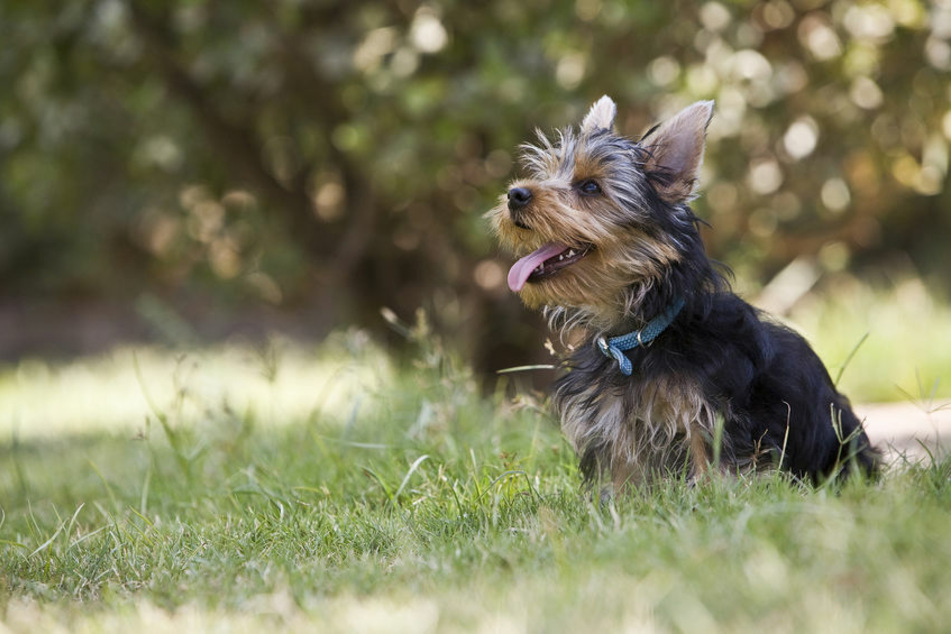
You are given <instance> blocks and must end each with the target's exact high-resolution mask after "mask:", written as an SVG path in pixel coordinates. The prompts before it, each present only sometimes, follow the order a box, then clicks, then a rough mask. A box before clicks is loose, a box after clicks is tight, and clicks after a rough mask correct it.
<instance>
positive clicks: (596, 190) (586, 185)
mask: <svg viewBox="0 0 951 634" xmlns="http://www.w3.org/2000/svg"><path fill="white" fill-rule="evenodd" d="M578 191H579V192H581V193H582V194H584V195H586V196H596V195H598V194H600V193H601V186H600V185H598V182H597V181H593V180H591V179H590V178H589V179H588V180H584V181H581V182H580V183H578Z"/></svg>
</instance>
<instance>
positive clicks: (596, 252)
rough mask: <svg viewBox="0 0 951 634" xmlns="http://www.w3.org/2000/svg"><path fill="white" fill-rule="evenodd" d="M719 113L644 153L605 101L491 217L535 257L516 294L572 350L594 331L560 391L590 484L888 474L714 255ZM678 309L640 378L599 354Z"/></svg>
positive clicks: (676, 124)
mask: <svg viewBox="0 0 951 634" xmlns="http://www.w3.org/2000/svg"><path fill="white" fill-rule="evenodd" d="M712 112H713V104H712V102H700V103H696V104H694V105H692V106H690V107H688V108H686V109H684V110H683V111H682V112H680V113H679V114H678V115H676V116H675V117H674V118H673V119H671V120H670V121H668V122H666V123H664V124H662V125H660V126H657V127H656V128H654V129H653V130H651V131H650V132H648V133H647V134H646V135H645V136H644V138H642V139H641V140H640V141H634V140H632V139H628V138H625V137H623V136H619V135H617V134H615V133H614V131H613V125H614V118H615V113H616V107H615V105H614V102H613V101H611V100H610V99H609V98H608V97H603V98H602V99H601V100H600V101H598V102H597V103H596V104H595V105H594V106H593V107H592V108H591V111H590V112H589V113H588V115H587V116H586V117H585V119H584V121H583V122H582V124H581V126H580V127H579V128H578V129H570V128H569V129H565V130H562V131H560V132H558V134H557V138H555V139H554V140H549V139H548V138H547V137H545V136H544V135H543V134H541V133H539V134H538V136H539V145H537V146H531V145H529V146H524V147H523V151H524V165H525V167H526V169H527V172H528V177H527V178H524V179H520V180H517V181H515V182H513V183H512V184H511V186H510V188H509V190H508V193H507V194H506V195H505V196H503V197H502V199H501V200H500V203H499V205H498V206H497V207H496V208H495V209H493V210H492V211H490V212H489V217H490V218H491V221H492V224H493V228H494V230H495V232H496V234H497V236H498V238H499V241H500V243H501V244H502V245H503V246H504V247H506V248H507V249H509V250H510V251H512V252H513V253H515V254H516V255H518V256H520V257H521V259H520V261H519V262H518V263H516V265H515V266H513V267H512V271H511V272H510V274H509V284H510V287H511V288H512V290H513V291H516V292H518V293H519V294H520V296H521V298H522V300H523V301H524V303H525V304H526V305H528V306H529V307H531V308H542V309H543V310H544V311H545V312H546V314H547V316H548V319H549V323H550V324H551V326H552V328H553V329H555V330H557V331H559V332H560V333H561V334H562V336H563V341H566V340H568V339H569V338H570V337H568V335H569V334H570V335H577V333H579V332H580V333H582V339H583V341H584V343H582V344H581V345H579V346H577V347H576V348H575V349H574V351H573V352H572V353H571V354H570V356H568V357H567V358H565V359H564V360H563V362H562V373H561V376H560V378H559V379H558V381H557V383H556V384H555V388H554V389H555V391H554V404H555V407H556V409H557V411H558V414H559V415H560V418H561V424H562V429H563V431H564V433H565V434H566V436H567V438H568V439H569V441H570V442H571V444H572V445H573V446H574V448H575V450H576V451H577V453H578V455H579V457H580V460H581V469H582V471H583V473H584V475H585V477H586V479H587V480H588V481H590V482H594V481H599V482H600V481H607V482H609V483H610V484H611V485H612V487H613V489H614V490H616V491H619V490H622V489H624V488H625V487H627V486H629V485H638V484H642V483H649V482H650V481H651V480H653V479H654V478H656V477H667V476H670V475H680V474H684V473H686V474H689V475H690V476H691V477H697V476H700V475H701V474H703V473H704V472H705V471H706V470H707V469H708V468H709V466H710V465H711V464H712V462H713V460H714V459H716V460H717V465H716V466H717V467H718V468H720V469H722V470H724V471H729V472H736V471H737V470H748V469H760V468H765V467H770V466H772V467H779V468H781V469H785V470H788V471H789V472H791V473H793V474H795V475H796V476H798V477H802V478H806V479H809V480H811V481H813V482H818V481H820V480H823V479H825V478H827V477H837V476H839V475H842V474H845V473H847V472H848V471H852V470H857V471H860V472H862V473H864V474H868V475H871V474H874V473H875V472H876V471H877V468H878V463H879V459H878V454H877V452H876V451H875V450H874V449H873V448H872V447H871V446H870V444H869V441H868V438H867V437H866V435H865V433H864V431H863V430H862V425H861V423H860V422H859V420H858V419H857V418H856V416H855V414H854V413H853V412H852V410H851V407H850V406H849V402H848V400H847V399H846V398H845V397H844V396H842V395H841V394H839V393H838V392H837V391H836V389H835V387H834V385H833V383H832V380H831V379H830V378H829V374H828V372H827V371H826V369H825V367H824V366H823V365H822V362H821V361H820V360H819V358H818V357H817V356H816V354H815V353H814V352H813V351H812V349H811V348H810V347H809V345H808V344H807V343H806V341H805V340H804V339H803V338H802V337H800V336H799V335H797V334H795V333H793V332H792V331H790V330H788V329H786V328H784V327H782V326H780V325H778V324H776V323H774V322H772V321H770V320H769V319H767V318H766V317H765V316H764V315H763V314H762V313H760V312H759V311H757V310H756V309H755V308H753V307H752V306H750V305H749V304H747V303H746V302H744V301H743V300H742V299H740V298H739V297H737V296H736V295H735V294H733V293H732V292H731V291H730V287H729V283H728V281H727V279H726V277H725V273H724V271H723V270H722V269H721V268H718V267H717V266H715V265H714V264H713V263H712V262H711V261H710V260H709V259H708V258H707V256H706V254H705V253H704V248H703V243H702V242H701V239H700V234H699V231H698V224H699V223H700V221H699V220H698V218H697V217H696V216H695V215H694V213H693V212H692V211H691V209H690V207H689V205H688V203H689V202H690V200H691V199H692V197H693V196H694V189H695V183H696V179H697V174H698V170H699V169H700V165H701V162H702V159H703V149H704V139H705V133H706V127H707V124H708V123H709V121H710V118H711V116H712ZM678 300H682V301H683V302H684V308H683V309H682V310H681V311H680V313H679V314H678V315H677V317H676V318H675V319H674V321H673V322H672V323H671V324H670V325H669V326H668V327H667V329H666V330H664V332H662V333H661V334H660V336H659V337H658V338H657V339H656V340H655V341H653V342H651V343H650V344H649V345H645V346H639V347H636V348H634V349H633V350H630V351H628V352H627V353H626V354H627V356H628V358H629V359H630V360H631V362H632V364H633V367H634V371H633V374H632V375H631V376H625V375H624V374H622V373H621V371H620V370H619V367H618V363H617V361H616V360H614V359H611V358H608V357H607V356H605V355H604V354H602V352H601V351H600V350H599V349H598V348H597V347H596V346H595V345H594V342H595V340H596V339H597V338H598V337H600V336H606V337H610V336H616V335H619V334H623V333H627V332H630V331H632V330H635V329H640V328H643V327H644V326H645V325H646V324H647V323H648V322H649V321H650V320H651V319H653V318H654V317H655V316H657V315H659V314H661V313H663V312H664V311H665V310H666V309H667V308H668V307H670V306H671V305H673V304H674V303H676V302H677V301H678ZM575 338H576V337H575ZM852 467H855V469H852Z"/></svg>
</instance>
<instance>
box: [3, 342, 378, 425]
mask: <svg viewBox="0 0 951 634" xmlns="http://www.w3.org/2000/svg"><path fill="white" fill-rule="evenodd" d="M392 378H393V377H392V367H391V363H390V360H389V358H388V357H387V356H386V354H384V352H383V351H382V350H381V349H380V348H379V347H377V346H375V345H373V344H372V342H371V341H370V340H369V338H368V337H367V335H365V334H364V333H360V332H348V333H341V334H340V335H337V336H334V337H332V338H331V339H330V340H329V341H328V342H325V343H324V344H323V345H321V346H319V347H318V346H316V345H313V344H310V345H305V344H299V343H295V342H292V341H287V340H283V339H280V338H275V339H272V340H271V341H270V342H269V343H268V344H266V345H261V346H248V345H230V346H215V347H209V348H203V349H198V350H188V351H170V350H165V349H160V348H153V347H139V348H118V349H116V350H113V351H111V352H109V353H107V354H104V355H101V356H98V357H95V358H88V359H80V360H77V361H72V362H47V361H43V360H39V359H32V360H26V361H23V362H21V363H19V364H17V365H15V366H13V367H7V368H6V369H0V435H2V436H5V437H9V436H10V434H11V433H15V434H17V435H19V436H22V437H31V436H37V435H41V436H44V435H45V436H55V435H59V434H62V433H66V432H71V433H75V432H91V431H101V430H116V431H118V430H124V431H141V429H142V427H143V425H144V424H145V421H146V420H147V419H148V418H149V417H152V418H155V414H156V411H162V412H163V413H164V414H165V416H166V417H172V418H174V419H175V421H176V422H179V423H186V422H187V423H194V422H196V421H198V420H200V419H201V418H202V417H203V416H205V415H206V414H207V411H208V409H209V408H216V407H220V406H222V405H224V404H227V406H228V407H229V408H230V409H231V410H233V411H236V412H239V413H241V414H242V415H252V416H253V417H254V418H255V420H256V421H257V422H258V423H260V424H282V423H288V422H292V421H300V420H302V419H307V418H308V417H312V416H320V417H321V418H322V419H326V420H336V421H338V422H342V421H345V420H346V419H347V418H348V417H350V416H352V415H353V409H354V408H358V407H360V406H361V405H367V406H368V405H369V404H370V403H371V400H370V399H368V398H367V397H368V396H369V395H372V394H375V393H378V392H379V391H380V389H381V388H382V387H383V386H385V385H388V384H389V383H391V382H392Z"/></svg>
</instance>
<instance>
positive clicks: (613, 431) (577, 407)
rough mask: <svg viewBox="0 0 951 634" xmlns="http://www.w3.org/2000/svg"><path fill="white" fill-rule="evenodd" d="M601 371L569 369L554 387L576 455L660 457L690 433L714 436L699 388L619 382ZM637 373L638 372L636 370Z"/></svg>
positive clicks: (675, 382)
mask: <svg viewBox="0 0 951 634" xmlns="http://www.w3.org/2000/svg"><path fill="white" fill-rule="evenodd" d="M611 371H615V372H616V371H617V370H615V369H613V368H608V369H606V370H603V371H585V370H578V369H575V370H572V371H571V372H569V373H568V374H567V375H566V376H565V377H563V378H562V379H561V380H560V381H559V382H558V384H557V385H556V388H555V398H554V403H555V407H556V410H557V412H558V415H559V416H560V419H561V426H562V430H563V431H564V433H565V435H566V437H567V438H568V440H569V441H570V442H571V443H572V445H573V447H574V448H575V450H576V451H579V452H581V451H583V450H584V449H585V448H588V447H592V446H601V447H605V448H610V449H609V450H610V451H611V452H612V453H622V454H637V453H640V452H642V451H645V450H650V449H651V448H653V449H654V450H656V451H658V452H664V451H666V450H668V449H669V448H670V447H671V446H672V445H674V444H679V443H681V442H682V441H683V440H684V439H685V438H689V437H690V435H691V434H692V433H697V432H712V429H713V421H714V412H713V408H712V407H711V406H710V404H709V403H708V402H707V400H706V398H705V396H704V394H703V391H702V390H701V389H700V386H699V385H698V384H696V383H694V382H691V381H690V380H689V379H688V378H685V377H679V376H674V375H664V376H658V377H651V378H646V377H641V376H637V375H636V374H635V376H633V377H631V379H630V380H628V381H625V382H622V383H618V382H617V381H616V380H615V378H616V377H611V376H610V375H608V376H605V372H611ZM635 372H636V371H635Z"/></svg>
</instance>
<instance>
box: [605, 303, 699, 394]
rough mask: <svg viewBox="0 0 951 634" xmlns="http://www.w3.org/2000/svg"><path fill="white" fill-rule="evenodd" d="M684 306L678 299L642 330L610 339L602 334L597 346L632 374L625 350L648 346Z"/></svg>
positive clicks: (621, 367) (626, 373)
mask: <svg viewBox="0 0 951 634" xmlns="http://www.w3.org/2000/svg"><path fill="white" fill-rule="evenodd" d="M683 307H684V300H683V299H678V300H677V301H676V302H674V303H673V304H671V305H670V306H669V307H668V308H667V310H665V311H664V312H662V313H661V314H660V315H658V316H657V317H654V318H653V319H652V320H651V321H650V322H648V324H647V325H646V326H644V327H643V328H641V329H640V330H635V331H633V332H629V333H627V334H626V335H619V336H617V337H611V338H610V339H607V338H605V337H604V335H601V336H600V337H598V338H597V339H595V340H594V341H595V344H597V348H598V350H600V351H601V354H603V355H604V356H606V357H607V358H609V359H611V358H614V359H615V360H616V361H617V362H618V365H619V366H620V369H621V373H622V374H624V375H625V376H631V374H632V373H633V372H634V366H633V365H631V360H630V359H628V358H627V355H626V354H624V352H625V351H626V350H633V349H634V348H636V347H638V346H646V345H647V344H649V343H650V342H651V341H653V340H654V339H656V338H657V337H658V336H659V335H660V333H662V332H664V330H666V329H667V326H669V325H670V324H671V322H673V321H674V319H675V318H676V317H677V315H678V314H679V313H680V311H681V309H682V308H683Z"/></svg>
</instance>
